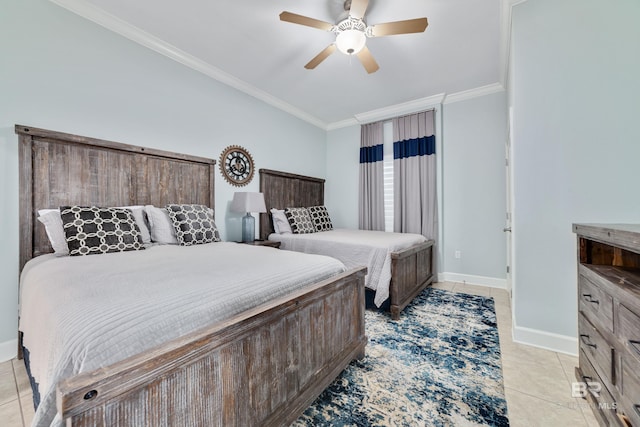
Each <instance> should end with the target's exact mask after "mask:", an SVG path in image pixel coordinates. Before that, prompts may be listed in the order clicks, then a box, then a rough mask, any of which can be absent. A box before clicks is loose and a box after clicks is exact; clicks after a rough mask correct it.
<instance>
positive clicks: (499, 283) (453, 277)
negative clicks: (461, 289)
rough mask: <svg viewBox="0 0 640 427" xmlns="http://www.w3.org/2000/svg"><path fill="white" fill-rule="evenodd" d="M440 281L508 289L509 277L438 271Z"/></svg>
mask: <svg viewBox="0 0 640 427" xmlns="http://www.w3.org/2000/svg"><path fill="white" fill-rule="evenodd" d="M438 282H457V283H466V284H468V285H478V286H487V287H489V288H500V289H507V279H498V278H496V277H485V276H473V275H471V274H459V273H438Z"/></svg>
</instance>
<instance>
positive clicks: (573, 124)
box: [510, 0, 640, 337]
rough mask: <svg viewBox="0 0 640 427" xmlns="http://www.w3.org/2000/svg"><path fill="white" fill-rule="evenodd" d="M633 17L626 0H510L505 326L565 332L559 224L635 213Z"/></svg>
mask: <svg viewBox="0 0 640 427" xmlns="http://www.w3.org/2000/svg"><path fill="white" fill-rule="evenodd" d="M638 19H640V2H638V1H637V0H615V1H601V0H561V1H558V0H529V1H527V2H525V3H523V4H520V5H518V6H516V7H515V8H514V14H513V36H512V37H513V45H512V48H513V54H512V66H511V72H510V74H511V77H512V83H511V85H510V88H511V90H512V94H511V97H510V99H512V103H513V108H514V140H513V183H514V195H515V197H514V205H513V208H514V216H513V218H514V224H513V228H514V233H513V234H514V245H515V246H514V249H515V252H514V267H515V269H514V282H513V286H514V307H515V312H514V315H515V319H514V320H515V323H516V326H517V327H524V328H530V329H533V330H538V331H541V332H543V333H551V334H559V335H562V336H568V337H576V336H577V307H576V301H577V297H576V238H575V235H574V234H573V233H572V231H571V224H572V223H575V222H636V223H637V222H640V197H639V196H638V194H639V192H638V183H639V182H640V168H639V167H638V159H640V126H638V117H640V55H639V54H638V52H640V26H639V25H638ZM515 332H516V333H517V332H518V331H517V330H516V331H515Z"/></svg>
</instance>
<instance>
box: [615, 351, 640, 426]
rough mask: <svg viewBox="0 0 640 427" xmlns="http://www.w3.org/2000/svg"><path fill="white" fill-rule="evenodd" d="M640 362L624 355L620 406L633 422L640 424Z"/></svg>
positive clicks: (635, 424)
mask: <svg viewBox="0 0 640 427" xmlns="http://www.w3.org/2000/svg"><path fill="white" fill-rule="evenodd" d="M638 372H640V363H639V362H638V361H636V360H635V359H633V358H631V357H630V356H628V355H624V356H623V357H622V364H621V371H620V373H621V375H620V383H621V384H620V389H621V391H622V407H621V408H618V410H619V411H621V412H623V413H624V414H625V415H626V416H627V418H629V420H631V424H632V425H634V426H640V379H638Z"/></svg>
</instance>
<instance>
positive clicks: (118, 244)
mask: <svg viewBox="0 0 640 427" xmlns="http://www.w3.org/2000/svg"><path fill="white" fill-rule="evenodd" d="M60 217H61V218H62V224H63V229H64V234H65V237H66V240H67V245H68V246H69V255H71V256H75V255H92V254H106V253H109V252H125V251H138V250H141V249H144V246H143V244H142V234H141V233H140V229H139V228H138V226H137V225H136V222H135V219H134V218H133V214H132V213H131V210H129V209H121V208H99V207H97V206H61V207H60Z"/></svg>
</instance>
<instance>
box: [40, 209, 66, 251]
mask: <svg viewBox="0 0 640 427" xmlns="http://www.w3.org/2000/svg"><path fill="white" fill-rule="evenodd" d="M38 221H40V222H41V223H43V224H44V229H45V231H46V232H47V237H48V238H49V243H51V247H52V248H53V252H54V253H55V254H56V255H58V256H63V255H69V246H67V237H66V236H65V234H64V228H63V224H62V218H61V217H60V211H59V210H58V209H41V210H39V211H38Z"/></svg>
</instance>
